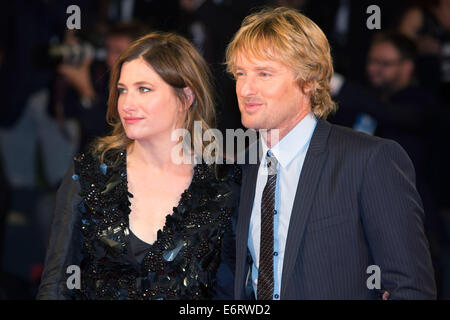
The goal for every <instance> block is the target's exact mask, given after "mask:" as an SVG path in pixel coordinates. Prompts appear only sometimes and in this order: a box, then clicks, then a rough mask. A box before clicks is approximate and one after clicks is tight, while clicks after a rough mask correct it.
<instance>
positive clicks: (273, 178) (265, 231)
mask: <svg viewBox="0 0 450 320" xmlns="http://www.w3.org/2000/svg"><path fill="white" fill-rule="evenodd" d="M266 159H267V171H268V177H267V183H266V186H265V187H264V191H263V194H262V198H261V238H260V242H259V270H258V286H257V298H258V300H272V296H273V287H274V280H273V250H274V249H273V237H274V234H273V215H274V212H275V188H276V185H277V163H278V161H277V159H276V158H275V157H274V156H273V154H272V153H271V152H270V150H269V151H267V158H266Z"/></svg>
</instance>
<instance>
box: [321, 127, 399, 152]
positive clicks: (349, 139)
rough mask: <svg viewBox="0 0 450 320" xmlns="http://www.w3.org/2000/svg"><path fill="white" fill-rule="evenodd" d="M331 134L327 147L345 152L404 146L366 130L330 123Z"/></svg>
mask: <svg viewBox="0 0 450 320" xmlns="http://www.w3.org/2000/svg"><path fill="white" fill-rule="evenodd" d="M329 125H330V134H329V138H328V143H327V147H328V149H329V150H331V151H336V152H343V151H350V152H357V153H365V152H369V153H371V152H373V150H375V149H379V148H383V147H384V146H390V147H394V148H400V149H401V148H402V147H401V146H400V145H399V144H398V143H397V142H395V141H394V140H390V139H385V138H381V137H377V136H372V135H369V134H366V133H364V132H359V131H356V130H353V129H351V128H348V127H344V126H340V125H335V124H331V123H330V124H329Z"/></svg>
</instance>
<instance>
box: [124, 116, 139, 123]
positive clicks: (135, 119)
mask: <svg viewBox="0 0 450 320" xmlns="http://www.w3.org/2000/svg"><path fill="white" fill-rule="evenodd" d="M123 119H124V120H125V123H126V124H133V123H136V122H139V121H140V120H142V119H144V118H138V117H125V118H123Z"/></svg>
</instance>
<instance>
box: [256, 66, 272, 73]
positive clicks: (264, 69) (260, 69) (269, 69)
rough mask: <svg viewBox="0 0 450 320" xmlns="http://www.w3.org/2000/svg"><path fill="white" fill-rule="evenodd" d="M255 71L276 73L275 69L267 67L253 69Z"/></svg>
mask: <svg viewBox="0 0 450 320" xmlns="http://www.w3.org/2000/svg"><path fill="white" fill-rule="evenodd" d="M255 70H258V71H271V72H276V71H277V69H275V68H273V67H269V66H260V67H255Z"/></svg>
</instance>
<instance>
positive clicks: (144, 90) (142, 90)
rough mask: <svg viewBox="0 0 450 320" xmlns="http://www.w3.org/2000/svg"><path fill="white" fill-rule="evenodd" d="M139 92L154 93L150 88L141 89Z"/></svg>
mask: <svg viewBox="0 0 450 320" xmlns="http://www.w3.org/2000/svg"><path fill="white" fill-rule="evenodd" d="M139 91H140V92H150V91H152V90H151V89H149V88H146V87H139Z"/></svg>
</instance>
